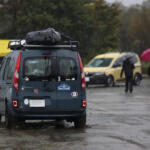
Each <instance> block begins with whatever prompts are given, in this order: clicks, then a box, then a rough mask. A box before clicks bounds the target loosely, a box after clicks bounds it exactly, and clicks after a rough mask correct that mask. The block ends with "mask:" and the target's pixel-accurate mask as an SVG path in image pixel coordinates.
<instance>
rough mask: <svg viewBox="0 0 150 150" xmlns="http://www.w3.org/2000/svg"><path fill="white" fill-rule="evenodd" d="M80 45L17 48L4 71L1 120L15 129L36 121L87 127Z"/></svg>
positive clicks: (0, 79) (0, 77)
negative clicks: (76, 48) (55, 121)
mask: <svg viewBox="0 0 150 150" xmlns="http://www.w3.org/2000/svg"><path fill="white" fill-rule="evenodd" d="M73 46H74V47H75V46H76V45H71V46H70V45H54V46H48V45H45V46H44V45H42V46H40V45H20V47H19V46H16V47H15V45H13V46H12V49H13V47H15V48H16V49H17V50H13V51H12V52H10V53H9V54H8V55H7V56H6V57H5V58H4V59H3V62H2V65H1V68H0V116H3V115H4V116H5V125H6V127H7V128H11V127H13V126H14V125H16V123H20V122H24V121H25V120H30V119H31V120H32V119H54V120H61V119H65V120H67V121H71V122H74V125H75V127H77V128H78V127H84V126H85V124H86V91H85V90H86V87H85V77H84V76H83V65H82V61H81V58H80V55H79V53H78V52H77V51H75V50H73Z"/></svg>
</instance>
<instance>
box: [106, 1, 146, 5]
mask: <svg viewBox="0 0 150 150" xmlns="http://www.w3.org/2000/svg"><path fill="white" fill-rule="evenodd" d="M106 1H107V2H115V1H117V2H122V3H123V4H124V5H125V6H130V5H132V4H142V2H144V1H145V0H106Z"/></svg>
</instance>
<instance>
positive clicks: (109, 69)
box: [84, 53, 142, 87]
mask: <svg viewBox="0 0 150 150" xmlns="http://www.w3.org/2000/svg"><path fill="white" fill-rule="evenodd" d="M127 55H132V56H134V58H133V59H134V66H135V69H134V73H133V78H134V84H135V85H140V83H141V80H142V70H141V62H140V59H139V57H138V55H137V54H135V53H106V54H102V55H98V56H96V57H94V58H93V59H92V60H91V61H90V62H89V63H88V64H87V65H86V67H84V72H85V79H86V84H87V85H89V84H105V85H106V86H109V87H111V86H113V85H115V84H116V83H117V82H119V81H122V80H124V78H125V75H123V76H122V77H120V73H121V70H122V64H123V61H124V58H126V56H127Z"/></svg>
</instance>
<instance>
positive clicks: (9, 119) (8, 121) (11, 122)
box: [5, 105, 15, 129]
mask: <svg viewBox="0 0 150 150" xmlns="http://www.w3.org/2000/svg"><path fill="white" fill-rule="evenodd" d="M14 126H15V119H14V117H13V116H12V115H11V113H10V110H9V107H8V106H7V105H6V107H5V127H6V128H8V129H11V128H12V127H14Z"/></svg>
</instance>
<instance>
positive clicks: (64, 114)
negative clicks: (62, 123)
mask: <svg viewBox="0 0 150 150" xmlns="http://www.w3.org/2000/svg"><path fill="white" fill-rule="evenodd" d="M85 113H86V109H82V110H80V111H50V112H46V113H45V112H37V111H36V112H31V111H30V112H28V111H17V112H14V113H13V116H14V117H15V118H18V119H26V120H36V119H41V120H42V119H70V118H77V117H81V116H83V115H85Z"/></svg>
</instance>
